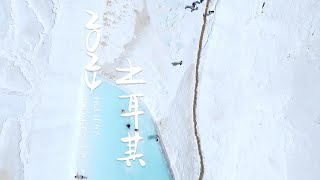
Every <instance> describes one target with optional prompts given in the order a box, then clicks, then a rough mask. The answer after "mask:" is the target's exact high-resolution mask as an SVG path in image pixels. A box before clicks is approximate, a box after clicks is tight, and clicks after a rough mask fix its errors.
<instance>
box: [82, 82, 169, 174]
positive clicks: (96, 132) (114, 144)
mask: <svg viewBox="0 0 320 180" xmlns="http://www.w3.org/2000/svg"><path fill="white" fill-rule="evenodd" d="M118 87H121V86H116V85H112V84H111V83H109V82H103V83H102V84H101V85H100V86H99V87H98V88H96V89H95V90H94V92H93V93H92V95H90V90H89V89H87V88H84V92H83V96H84V98H85V99H86V102H85V106H86V113H85V114H84V117H85V119H86V121H87V122H86V123H84V124H83V125H84V126H85V127H86V132H87V133H86V136H84V137H82V138H83V139H82V140H81V141H80V143H81V144H80V145H82V146H83V145H84V146H86V149H85V157H86V158H83V161H85V162H82V165H79V167H80V166H81V169H83V170H84V172H85V175H86V176H88V179H90V180H169V179H171V175H170V172H169V168H168V166H167V164H166V161H165V158H164V155H163V153H162V150H161V147H160V144H159V143H158V142H157V141H156V140H155V138H154V136H155V135H156V130H155V127H154V123H153V120H152V118H151V116H150V115H149V113H148V111H147V109H146V108H145V106H143V105H142V102H141V101H139V110H141V111H144V114H142V115H139V133H140V136H141V137H142V138H143V140H141V141H139V144H138V149H137V154H143V157H142V158H141V159H143V161H144V162H145V167H142V166H141V165H140V163H139V160H138V159H135V160H134V161H131V163H132V165H131V167H128V166H127V165H126V162H125V161H118V160H117V158H123V157H127V155H125V154H124V153H125V152H126V151H128V146H127V143H123V142H121V141H120V139H121V138H123V137H127V136H128V128H127V126H126V125H127V124H128V123H130V125H131V127H130V132H131V135H132V136H133V135H134V120H133V118H131V119H130V118H125V117H121V116H120V114H121V111H122V110H125V111H128V106H129V98H126V99H120V98H119V96H123V95H129V94H127V93H125V92H124V91H123V90H121V89H120V88H118ZM142 93H143V92H142ZM79 167H78V170H80V168H79Z"/></svg>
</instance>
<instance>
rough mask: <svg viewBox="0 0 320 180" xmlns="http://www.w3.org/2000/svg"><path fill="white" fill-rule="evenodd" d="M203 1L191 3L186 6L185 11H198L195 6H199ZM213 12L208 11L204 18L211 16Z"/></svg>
mask: <svg viewBox="0 0 320 180" xmlns="http://www.w3.org/2000/svg"><path fill="white" fill-rule="evenodd" d="M203 1H204V0H200V1H195V2H193V3H192V5H191V6H186V7H185V9H191V12H193V11H195V10H198V9H199V8H198V7H197V4H201V3H202V2H203ZM213 13H214V11H208V13H207V14H204V15H205V16H209V15H211V14H213Z"/></svg>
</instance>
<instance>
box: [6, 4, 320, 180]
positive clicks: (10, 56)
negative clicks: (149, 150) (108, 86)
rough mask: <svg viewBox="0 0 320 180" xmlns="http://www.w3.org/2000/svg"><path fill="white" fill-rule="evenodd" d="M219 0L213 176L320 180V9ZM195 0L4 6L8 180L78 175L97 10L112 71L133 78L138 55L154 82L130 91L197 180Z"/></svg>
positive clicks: (204, 65)
mask: <svg viewBox="0 0 320 180" xmlns="http://www.w3.org/2000/svg"><path fill="white" fill-rule="evenodd" d="M215 2H216V1H213V2H212V3H211V7H210V10H213V9H214V10H215V14H214V15H211V16H209V17H208V19H209V20H208V23H207V28H206V32H205V37H204V42H205V47H204V49H203V52H202V54H201V63H200V69H199V71H200V84H199V89H198V91H199V98H198V125H199V127H198V129H199V132H200V137H201V145H202V153H203V155H204V163H205V173H204V179H205V180H211V179H215V180H222V179H223V180H243V179H259V180H260V179H266V180H267V179H268V180H269V179H281V180H282V179H288V180H295V179H297V180H300V179H308V180H317V179H319V178H320V176H319V173H318V172H319V170H320V160H319V159H320V157H319V153H318V152H319V151H320V145H319V143H318V139H319V138H320V133H319V132H320V131H319V128H320V121H319V119H320V118H319V117H320V112H319V110H318V109H319V108H318V107H319V102H320V101H319V98H320V96H319V95H318V92H319V89H320V82H319V78H320V76H319V75H320V64H319V62H320V61H319V57H320V49H319V47H320V33H319V29H320V18H319V16H320V15H319V11H318V9H319V8H320V3H319V2H318V1H316V0H314V1H312V0H306V1H298V0H296V1H293V0H289V1H284V0H268V1H266V2H265V6H264V10H263V13H262V9H261V8H262V4H263V1H262V0H259V1H250V0H243V1H236V0H229V1H222V0H221V1H219V3H218V4H217V5H216V6H215ZM191 3H192V1H189V0H162V1H147V0H116V1H113V0H112V1H111V0H107V1H84V0H81V1H77V2H75V1H71V0H63V1H62V0H52V1H45V0H41V1H40V0H25V1H18V0H3V1H0V22H1V26H0V39H1V41H0V179H1V180H3V179H4V180H8V179H10V180H12V179H13V180H42V179H46V180H56V179H57V177H56V176H57V175H59V180H68V179H70V177H72V176H73V175H74V173H75V165H74V163H75V162H76V159H75V153H76V151H77V150H76V145H77V141H76V138H77V133H76V132H77V129H76V128H77V123H78V119H79V109H80V107H79V106H80V104H79V103H80V102H81V99H79V91H80V88H79V87H80V83H81V76H82V75H83V70H84V67H85V65H86V64H87V62H88V61H89V58H88V57H87V56H86V54H85V46H84V43H85V36H86V34H87V33H88V31H87V30H86V29H85V27H84V24H85V23H86V22H87V21H88V17H89V16H88V15H87V14H86V13H85V10H86V9H90V10H95V11H96V12H97V13H98V14H99V17H100V19H99V21H98V22H99V23H100V24H101V25H103V28H102V33H103V34H102V35H103V38H102V42H101V44H100V46H99V49H98V50H97V55H98V57H99V58H100V59H99V63H100V65H102V66H103V71H102V72H101V75H102V76H104V77H105V78H107V79H109V80H116V79H117V78H119V77H122V75H123V74H119V73H117V72H116V71H115V68H116V67H127V61H126V59H127V58H129V59H130V60H131V62H132V64H133V65H136V66H140V67H142V68H143V69H144V71H143V72H141V73H140V74H139V75H138V76H136V77H135V78H142V79H144V80H146V81H147V84H145V85H134V86H127V87H126V88H128V89H129V90H130V91H131V92H134V93H143V94H144V98H143V99H142V100H143V102H144V103H145V104H146V105H147V107H148V108H149V110H150V112H151V114H152V116H153V117H154V120H155V122H156V124H157V125H158V128H159V131H160V136H161V142H162V143H163V144H164V147H165V149H166V152H167V155H168V158H169V162H170V165H171V168H172V171H173V174H174V175H175V177H176V179H178V180H180V179H181V180H189V179H190V180H194V179H197V177H198V175H199V172H200V171H199V170H200V167H199V157H198V151H197V145H196V140H195V136H194V129H193V121H192V106H193V88H194V83H195V74H194V73H195V71H194V70H195V62H196V58H197V57H196V56H197V51H198V43H199V37H200V31H201V26H202V13H203V11H204V4H202V5H200V6H199V7H200V8H199V10H198V11H195V12H193V13H191V12H190V10H185V9H184V7H185V6H186V5H190V4H191ZM215 7H216V8H215ZM181 60H182V61H183V65H181V66H175V67H174V66H172V65H171V62H174V61H178V62H179V61H181ZM141 123H142V122H141Z"/></svg>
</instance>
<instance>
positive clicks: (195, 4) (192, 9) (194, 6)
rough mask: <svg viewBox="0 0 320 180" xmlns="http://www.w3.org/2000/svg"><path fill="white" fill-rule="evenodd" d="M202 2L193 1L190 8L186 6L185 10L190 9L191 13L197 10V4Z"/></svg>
mask: <svg viewBox="0 0 320 180" xmlns="http://www.w3.org/2000/svg"><path fill="white" fill-rule="evenodd" d="M203 1H204V0H200V1H195V2H193V3H192V5H191V6H186V7H185V9H191V12H193V11H195V10H198V9H199V8H198V7H197V4H201V3H202V2H203Z"/></svg>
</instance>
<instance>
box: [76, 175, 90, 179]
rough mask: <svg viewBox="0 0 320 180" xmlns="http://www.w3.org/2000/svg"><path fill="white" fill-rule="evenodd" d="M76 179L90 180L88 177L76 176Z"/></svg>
mask: <svg viewBox="0 0 320 180" xmlns="http://www.w3.org/2000/svg"><path fill="white" fill-rule="evenodd" d="M74 178H76V179H88V178H87V177H86V176H82V175H78V174H77V175H76V176H74Z"/></svg>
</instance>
